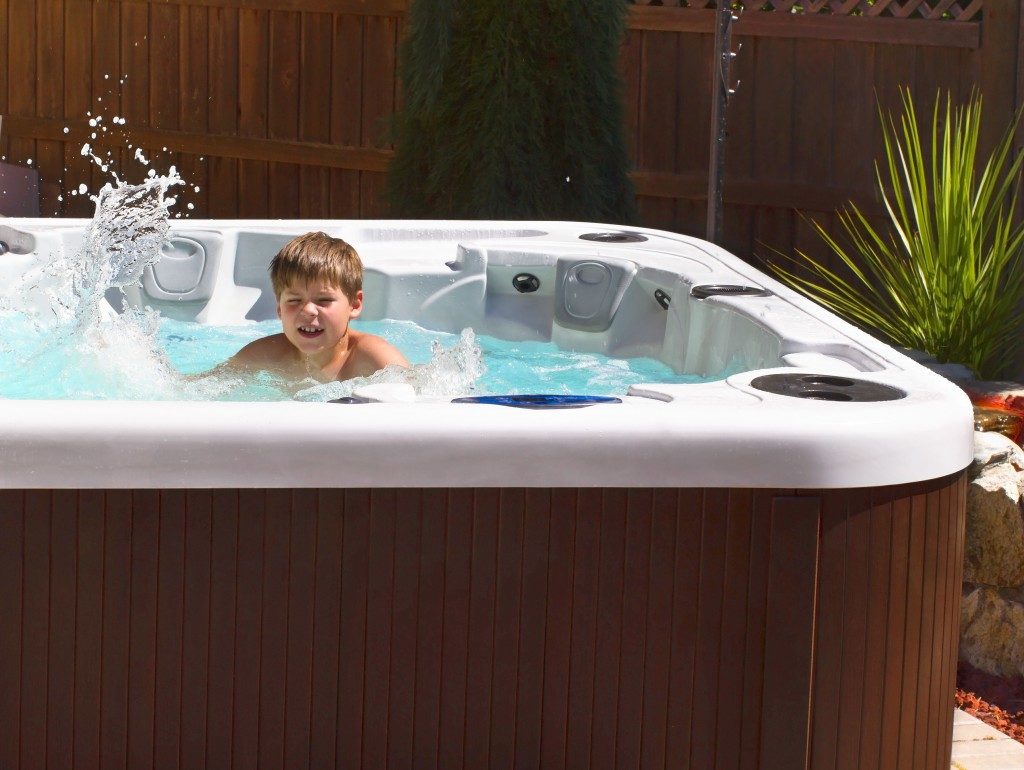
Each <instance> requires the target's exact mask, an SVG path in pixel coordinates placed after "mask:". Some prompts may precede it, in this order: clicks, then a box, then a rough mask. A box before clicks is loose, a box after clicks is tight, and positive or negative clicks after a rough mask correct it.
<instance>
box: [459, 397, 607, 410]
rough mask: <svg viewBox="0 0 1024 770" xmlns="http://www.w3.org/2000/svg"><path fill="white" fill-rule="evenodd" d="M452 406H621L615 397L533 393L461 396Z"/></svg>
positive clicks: (556, 407) (533, 407)
mask: <svg viewBox="0 0 1024 770" xmlns="http://www.w3.org/2000/svg"><path fill="white" fill-rule="evenodd" d="M452 403H453V404H493V405H497V406H514V407H518V408H519V409H579V408H580V407H584V406H593V405H594V404H621V403H622V399H621V398H616V397H615V396H582V395H580V396H576V395H564V394H561V393H559V394H545V393H533V394H525V395H518V394H514V395H504V396H463V397H462V398H453V399H452Z"/></svg>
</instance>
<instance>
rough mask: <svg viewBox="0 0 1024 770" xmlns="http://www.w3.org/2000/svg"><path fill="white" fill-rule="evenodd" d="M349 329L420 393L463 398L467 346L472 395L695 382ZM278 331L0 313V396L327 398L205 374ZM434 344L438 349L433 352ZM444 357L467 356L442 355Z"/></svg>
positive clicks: (377, 327)
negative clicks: (384, 353)
mask: <svg viewBox="0 0 1024 770" xmlns="http://www.w3.org/2000/svg"><path fill="white" fill-rule="evenodd" d="M355 326H357V327H358V328H359V329H360V330H362V331H366V332H369V333H372V334H378V335H380V336H382V337H384V338H385V339H387V340H389V341H390V342H391V343H392V344H394V345H395V346H396V347H398V348H399V349H400V350H401V351H402V352H403V353H404V354H405V355H406V357H407V358H408V359H409V361H410V362H411V363H412V364H413V365H414V371H415V372H416V374H417V377H416V378H415V380H414V381H413V384H414V385H415V386H417V388H420V385H421V384H423V383H427V382H429V383H431V385H430V386H429V387H427V386H424V387H423V388H422V390H423V392H426V393H427V395H441V396H444V395H450V396H454V395H460V394H462V393H465V392H467V390H468V389H469V387H468V383H470V382H472V381H473V378H474V376H475V375H476V371H468V374H467V370H472V369H473V368H474V364H473V363H472V361H475V360H478V358H479V356H478V354H477V346H478V347H479V350H480V351H482V354H483V364H484V368H485V371H484V372H483V374H482V376H480V377H479V379H477V380H476V383H475V387H472V388H471V392H473V393H480V394H500V393H576V394H590V395H622V394H624V393H625V392H626V390H627V389H628V388H629V386H630V385H632V384H634V383H639V382H674V383H685V382H699V381H702V380H701V378H697V377H693V376H680V375H677V374H675V373H674V372H673V371H672V370H671V369H670V368H669V367H668V366H666V365H665V364H663V363H661V362H659V361H656V360H654V359H650V358H633V359H615V358H609V357H607V356H602V355H594V354H585V353H571V352H567V351H564V350H559V349H558V348H557V347H556V346H555V345H553V344H551V343H543V342H511V341H507V340H499V339H496V338H493V337H484V336H480V337H476V338H475V341H474V340H473V339H472V338H471V339H470V340H469V341H468V342H467V340H462V342H460V336H459V335H457V334H446V333H442V332H437V331H431V330H427V329H423V328H421V327H419V326H416V325H415V324H413V323H409V322H404V321H374V322H358V323H356V324H355ZM280 329H281V326H280V322H278V321H276V320H273V321H265V322H262V323H244V324H237V325H218V326H212V325H206V324H198V323H190V322H182V321H174V320H171V319H166V318H160V317H159V316H158V315H156V314H138V315H128V316H119V317H118V318H115V319H114V320H113V322H110V323H102V324H99V325H98V326H94V327H89V328H87V329H85V330H82V329H77V328H75V327H74V326H73V325H63V326H61V325H56V326H55V325H46V324H44V323H41V322H39V321H38V320H35V319H32V318H30V317H28V316H25V315H22V314H0V398H7V399H135V400H138V399H156V400H245V401H251V400H271V401H272V400H281V399H290V398H293V396H294V395H295V393H296V391H297V390H299V391H301V390H302V389H303V388H306V389H307V391H306V392H300V393H299V397H300V398H303V400H326V399H327V398H332V397H337V395H339V393H340V392H341V391H338V390H337V388H335V390H334V392H330V393H329V395H328V391H326V390H323V388H321V387H319V386H317V385H316V384H315V383H313V382H312V381H307V382H306V383H304V384H302V383H299V384H296V383H286V382H283V381H281V380H280V379H277V378H275V377H273V376H271V375H269V374H267V375H263V374H261V375H258V376H255V377H249V376H246V377H241V376H238V375H223V374H221V375H218V376H212V375H210V374H209V371H210V370H211V369H213V367H215V366H216V365H217V364H219V363H221V362H223V361H225V360H227V359H228V358H230V357H231V355H232V354H234V353H235V352H236V351H238V350H239V349H240V348H241V347H242V346H243V345H245V344H246V343H248V342H250V341H252V340H254V339H257V338H259V337H263V336H266V335H269V334H276V333H277V332H279V331H280ZM438 345H439V346H440V348H441V349H443V351H442V352H436V351H435V348H437V347H438ZM432 346H433V347H432ZM452 351H458V352H461V353H463V354H465V353H466V352H467V351H468V352H469V355H468V356H467V355H462V356H455V355H450V356H446V355H445V353H451V352H452ZM474 357H475V358H474ZM467 361H470V363H467ZM392 374H393V375H394V373H392ZM421 375H422V376H421ZM723 376H724V375H723ZM439 378H440V379H439ZM385 379H392V380H393V379H395V376H392V377H389V378H385ZM438 382H440V384H437V383H438ZM449 391H450V392H449Z"/></svg>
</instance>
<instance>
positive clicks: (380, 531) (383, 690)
mask: <svg viewBox="0 0 1024 770" xmlns="http://www.w3.org/2000/svg"><path fill="white" fill-rule="evenodd" d="M396 498H397V492H396V491H395V490H381V491H378V490H373V491H372V492H371V493H370V538H369V565H368V573H369V575H368V585H367V590H366V653H365V655H366V658H365V660H366V662H365V666H366V669H365V671H366V675H365V681H366V684H365V687H366V689H365V692H364V693H363V708H364V714H363V764H364V766H365V767H368V768H383V767H386V766H387V752H388V737H389V736H388V707H389V703H390V699H391V691H390V685H391V677H390V675H389V674H390V669H391V656H392V654H393V649H392V646H393V643H394V639H393V637H392V628H393V623H394V617H393V605H394V601H395V561H396V554H395V537H396V534H397V532H396V520H395V519H396V503H397V499H396Z"/></svg>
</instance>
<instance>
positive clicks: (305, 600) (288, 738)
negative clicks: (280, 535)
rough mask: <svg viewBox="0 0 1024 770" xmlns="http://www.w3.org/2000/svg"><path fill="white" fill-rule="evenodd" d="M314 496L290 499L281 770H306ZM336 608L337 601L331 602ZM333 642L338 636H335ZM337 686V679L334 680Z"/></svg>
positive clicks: (298, 494)
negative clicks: (283, 768) (284, 769)
mask: <svg viewBox="0 0 1024 770" xmlns="http://www.w3.org/2000/svg"><path fill="white" fill-rule="evenodd" d="M317 504H318V498H317V491H316V490H315V489H301V490H295V491H293V492H292V494H291V500H290V506H291V528H290V530H289V535H288V536H289V543H290V548H289V553H288V596H287V603H288V618H287V621H286V623H285V633H286V635H287V655H286V674H285V676H286V679H285V715H284V720H285V722H284V724H285V733H284V762H283V766H284V767H285V768H294V769H295V770H297V769H298V768H305V767H309V765H310V761H309V757H310V748H311V745H312V744H311V740H312V738H311V734H310V731H311V728H310V722H311V717H312V713H311V703H312V686H313V685H312V676H313V634H314V629H315V617H316V569H317V562H316V556H317V553H316V545H317V543H316V538H317V523H318V511H317ZM334 606H335V607H337V606H338V605H337V601H335V602H334ZM334 638H335V639H337V634H336V633H335V637H334ZM332 681H337V675H336V674H335V676H334V677H333V678H332Z"/></svg>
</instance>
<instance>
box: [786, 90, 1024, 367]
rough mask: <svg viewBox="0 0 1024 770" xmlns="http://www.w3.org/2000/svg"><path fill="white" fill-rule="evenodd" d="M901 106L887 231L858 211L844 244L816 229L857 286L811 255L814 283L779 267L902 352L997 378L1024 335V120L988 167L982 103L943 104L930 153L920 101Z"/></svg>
mask: <svg viewBox="0 0 1024 770" xmlns="http://www.w3.org/2000/svg"><path fill="white" fill-rule="evenodd" d="M901 95H902V101H903V105H902V111H901V113H900V114H899V115H898V117H897V118H894V117H893V116H892V115H889V116H884V115H880V117H881V120H882V129H883V131H882V133H883V138H884V150H885V153H884V159H883V162H881V163H876V177H877V183H878V190H879V193H880V195H881V200H882V203H883V208H884V216H885V220H886V222H885V227H884V228H877V227H876V226H875V225H873V224H872V223H871V222H869V220H868V218H867V216H866V215H865V214H864V212H863V211H861V210H860V209H859V208H858V207H857V206H856V205H854V204H853V203H850V204H849V205H848V206H847V207H846V208H845V209H842V210H841V211H839V212H837V214H838V221H839V225H840V230H839V233H840V236H841V237H840V238H836V237H833V236H832V235H831V234H830V233H828V232H826V230H825V229H824V228H823V227H822V226H821V225H820V224H819V223H818V222H814V221H813V220H812V225H813V226H814V228H815V230H816V232H817V233H818V235H820V236H821V238H823V239H824V241H825V243H826V244H827V246H828V248H829V249H830V250H831V251H832V252H833V253H834V254H835V255H836V256H837V257H838V258H839V260H840V261H841V264H842V265H844V266H845V267H846V268H848V270H849V274H850V277H848V278H847V277H843V276H841V275H840V274H839V273H837V272H835V271H834V270H832V269H830V268H828V267H826V266H825V265H823V264H822V263H821V262H819V261H817V260H815V259H814V258H812V257H810V256H808V255H807V254H806V253H804V252H801V251H797V258H795V259H793V260H792V262H793V263H794V264H800V265H803V266H804V267H805V268H806V271H801V272H799V273H798V272H796V271H795V269H790V267H784V266H781V265H779V264H778V263H776V262H772V263H771V267H772V268H773V269H774V270H775V272H777V273H778V274H779V275H780V277H782V279H783V280H785V281H786V282H787V283H789V284H790V285H791V286H793V287H795V288H797V289H798V290H800V291H802V292H803V293H804V294H806V295H808V296H809V297H810V298H811V299H813V300H815V301H817V302H819V303H821V304H822V305H825V306H826V307H828V308H830V309H832V310H833V311H835V312H836V313H838V314H839V315H841V316H843V317H844V318H846V319H848V320H850V321H852V322H853V323H855V324H857V325H859V326H861V327H863V328H865V329H866V330H868V331H871V332H876V333H879V334H881V335H883V336H884V337H886V338H888V340H889V341H891V342H892V343H893V344H895V345H900V346H904V347H907V348H914V349H917V350H922V351H924V352H926V353H928V354H930V355H932V356H934V357H935V358H936V359H938V360H939V361H940V362H942V363H946V362H953V363H962V364H965V365H967V366H969V367H970V368H971V369H972V370H973V371H974V372H975V374H977V375H978V376H979V377H981V378H983V379H995V378H998V377H999V376H1001V375H1003V374H1004V373H1005V370H1006V369H1007V367H1008V366H1010V365H1012V364H1013V363H1014V354H1015V353H1016V351H1017V349H1018V347H1019V345H1020V336H1021V331H1022V329H1021V321H1022V312H1021V302H1022V298H1024V270H1022V267H1024V265H1022V247H1024V228H1022V225H1021V223H1020V221H1019V220H1018V219H1017V218H1016V217H1015V216H1014V212H1015V209H1016V205H1017V195H1018V192H1019V176H1020V171H1021V162H1022V157H1024V156H1022V155H1020V154H1017V155H1014V151H1013V132H1014V128H1015V127H1016V125H1017V122H1018V120H1019V118H1020V115H1019V114H1018V115H1017V119H1015V120H1014V121H1013V123H1012V124H1011V126H1010V128H1009V129H1008V130H1007V131H1006V133H1005V134H1004V135H1003V137H1002V139H1001V140H1000V141H999V142H998V144H997V145H996V147H995V148H994V150H993V151H992V152H991V154H990V155H989V156H988V157H987V159H985V160H984V162H983V163H982V162H981V161H980V159H979V158H978V138H979V135H980V130H981V111H982V99H981V96H980V95H979V94H974V95H972V97H971V98H970V99H969V100H968V103H967V104H966V105H954V104H953V101H952V98H951V97H950V96H949V95H948V94H947V95H946V97H945V99H943V98H942V97H941V96H938V97H937V98H936V101H935V105H934V108H933V110H932V125H931V129H930V139H931V142H930V145H929V146H928V149H926V146H925V144H924V142H923V141H922V133H921V128H922V127H921V126H920V125H919V124H918V120H917V117H916V112H915V109H914V104H913V100H912V99H911V95H910V92H909V91H908V90H904V91H902V94H901ZM925 128H926V130H927V127H925Z"/></svg>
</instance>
